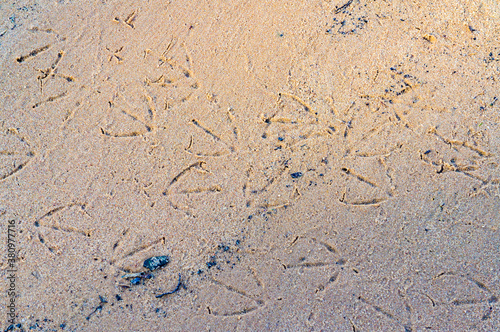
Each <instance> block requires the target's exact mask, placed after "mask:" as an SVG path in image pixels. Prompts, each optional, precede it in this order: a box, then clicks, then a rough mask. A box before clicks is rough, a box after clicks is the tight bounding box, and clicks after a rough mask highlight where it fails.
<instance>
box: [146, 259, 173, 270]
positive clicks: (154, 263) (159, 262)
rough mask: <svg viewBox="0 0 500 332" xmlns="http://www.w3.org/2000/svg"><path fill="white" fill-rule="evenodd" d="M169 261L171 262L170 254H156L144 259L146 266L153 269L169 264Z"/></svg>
mask: <svg viewBox="0 0 500 332" xmlns="http://www.w3.org/2000/svg"><path fill="white" fill-rule="evenodd" d="M168 262H170V258H169V257H168V256H154V257H151V258H148V259H146V260H145V261H144V267H145V268H147V269H150V270H151V271H153V270H156V269H158V268H160V267H163V266H165V265H167V264H168Z"/></svg>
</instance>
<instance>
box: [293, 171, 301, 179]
mask: <svg viewBox="0 0 500 332" xmlns="http://www.w3.org/2000/svg"><path fill="white" fill-rule="evenodd" d="M302 175H303V174H302V172H295V173H292V174H290V176H291V177H292V179H297V178H300V177H301V176H302Z"/></svg>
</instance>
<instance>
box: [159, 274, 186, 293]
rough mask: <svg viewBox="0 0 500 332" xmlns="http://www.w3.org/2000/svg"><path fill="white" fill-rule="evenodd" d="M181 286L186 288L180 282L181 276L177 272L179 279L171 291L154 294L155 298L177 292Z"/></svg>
mask: <svg viewBox="0 0 500 332" xmlns="http://www.w3.org/2000/svg"><path fill="white" fill-rule="evenodd" d="M181 287H183V288H184V289H186V286H184V284H183V283H182V276H181V274H180V273H179V281H178V282H177V286H176V287H175V289H174V290H172V291H170V292H166V293H163V294H160V295H156V298H157V299H159V298H160V297H163V296H165V295H170V294H174V293H176V292H178V291H179V290H180V289H181Z"/></svg>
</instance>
